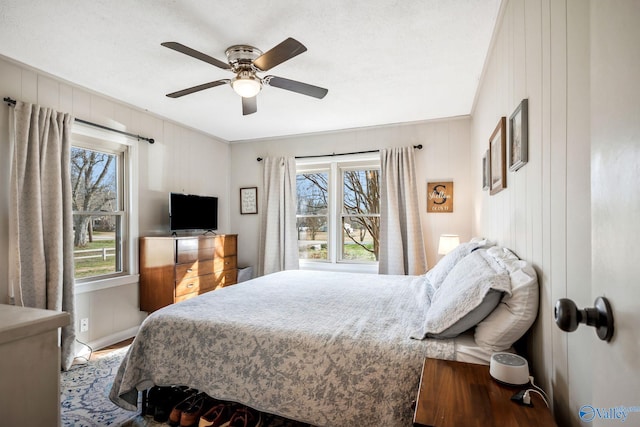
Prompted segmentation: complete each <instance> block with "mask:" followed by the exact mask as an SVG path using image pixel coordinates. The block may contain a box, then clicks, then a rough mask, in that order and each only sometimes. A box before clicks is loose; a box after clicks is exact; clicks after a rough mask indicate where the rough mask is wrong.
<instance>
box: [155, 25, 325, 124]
mask: <svg viewBox="0 0 640 427" xmlns="http://www.w3.org/2000/svg"><path fill="white" fill-rule="evenodd" d="M161 44H162V46H164V47H168V48H169V49H173V50H175V51H177V52H180V53H184V54H185V55H189V56H191V57H193V58H196V59H199V60H201V61H204V62H207V63H209V64H211V65H215V66H216V67H218V68H221V69H223V70H228V71H231V72H232V73H234V74H235V77H233V78H232V79H221V80H215V81H212V82H209V83H204V84H201V85H198V86H194V87H190V88H188V89H183V90H179V91H177V92H172V93H169V94H167V96H168V97H169V98H179V97H181V96H184V95H189V94H191V93H194V92H199V91H201V90H205V89H209V88H212V87H216V86H221V85H224V84H227V83H229V84H230V85H231V87H232V88H233V90H234V91H235V92H236V93H237V94H238V95H240V96H241V97H242V114H243V115H245V116H246V115H247V114H253V113H255V112H256V111H258V107H257V103H256V95H257V94H258V93H259V92H260V90H262V87H263V86H273V87H277V88H280V89H285V90H289V91H291V92H296V93H300V94H302V95H308V96H313V97H314V98H318V99H322V98H324V96H325V95H326V94H327V92H328V90H327V89H324V88H321V87H318V86H313V85H310V84H307V83H302V82H298V81H295V80H289V79H285V78H283V77H278V76H265V77H259V76H258V75H257V74H256V73H259V72H263V71H268V70H270V69H271V68H273V67H275V66H276V65H279V64H282V63H283V62H285V61H287V60H289V59H291V58H293V57H295V56H298V55H300V54H301V53H303V52H305V51H306V50H307V48H306V47H305V46H304V45H303V44H302V43H300V42H299V41H297V40H296V39H293V38H291V37H289V38H288V39H286V40H285V41H283V42H282V43H280V44H278V45H277V46H275V47H274V48H272V49H271V50H269V51H267V52H265V53H262V51H260V50H259V49H257V48H255V47H253V46H249V45H244V44H239V45H234V46H231V47H229V48H228V49H227V50H226V52H225V53H226V55H227V61H228V63H226V62H223V61H220V60H218V59H216V58H213V57H211V56H209V55H206V54H204V53H202V52H198V51H197V50H194V49H191V48H190V47H187V46H185V45H183V44H180V43H177V42H165V43H161Z"/></svg>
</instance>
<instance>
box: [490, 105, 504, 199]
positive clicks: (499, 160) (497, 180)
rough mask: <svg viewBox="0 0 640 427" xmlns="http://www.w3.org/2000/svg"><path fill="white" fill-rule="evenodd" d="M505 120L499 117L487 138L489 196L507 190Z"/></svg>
mask: <svg viewBox="0 0 640 427" xmlns="http://www.w3.org/2000/svg"><path fill="white" fill-rule="evenodd" d="M506 127H507V118H506V117H501V118H500V121H499V122H498V125H497V126H496V128H495V130H494V131H493V133H492V134H491V138H489V162H490V164H489V169H490V171H491V174H490V175H489V176H490V177H491V179H490V180H489V194H491V195H494V194H496V193H499V192H500V191H502V190H504V189H505V188H507V165H506V160H507V158H506V157H507V155H506V148H507V134H506V133H507V132H506V131H507V129H506Z"/></svg>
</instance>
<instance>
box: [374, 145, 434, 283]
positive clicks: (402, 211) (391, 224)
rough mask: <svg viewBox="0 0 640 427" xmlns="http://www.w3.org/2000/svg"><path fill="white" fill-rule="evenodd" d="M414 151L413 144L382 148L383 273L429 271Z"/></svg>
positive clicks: (381, 220) (380, 260) (380, 256)
mask: <svg viewBox="0 0 640 427" xmlns="http://www.w3.org/2000/svg"><path fill="white" fill-rule="evenodd" d="M413 151H414V148H413V147H400V148H390V149H383V150H380V170H381V194H380V240H379V241H380V254H379V263H378V271H379V273H380V274H413V275H420V274H423V273H425V272H426V271H427V259H426V255H425V250H424V241H423V238H422V226H421V224H420V210H419V207H418V187H417V185H416V172H415V162H414V156H413Z"/></svg>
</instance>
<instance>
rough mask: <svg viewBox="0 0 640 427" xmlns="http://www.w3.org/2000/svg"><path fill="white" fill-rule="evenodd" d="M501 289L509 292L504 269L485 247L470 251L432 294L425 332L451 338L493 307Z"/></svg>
mask: <svg viewBox="0 0 640 427" xmlns="http://www.w3.org/2000/svg"><path fill="white" fill-rule="evenodd" d="M492 290H493V291H494V292H492ZM503 292H508V293H511V281H510V279H509V273H508V272H507V270H506V269H505V268H504V267H503V266H501V265H499V264H498V263H497V262H496V261H495V259H494V258H493V257H489V256H488V255H487V250H486V249H477V250H475V251H473V252H471V253H470V254H468V255H467V256H465V257H464V258H463V259H462V260H460V261H459V262H458V263H457V264H456V265H455V266H454V267H453V269H452V270H451V271H450V272H449V274H448V275H447V277H446V278H445V279H444V281H443V282H442V285H441V286H440V287H439V288H438V290H437V291H435V293H434V294H433V297H432V299H431V306H430V307H429V310H428V311H427V313H426V319H425V328H424V332H425V336H427V337H432V338H452V337H455V336H456V335H458V334H460V333H462V332H464V331H466V330H467V329H470V328H472V327H473V326H475V325H476V324H477V323H479V322H480V321H481V320H483V319H484V318H485V317H486V316H488V315H489V314H490V313H491V312H492V311H493V309H494V308H495V307H496V306H497V305H498V303H499V302H500V298H501V296H502V293H503Z"/></svg>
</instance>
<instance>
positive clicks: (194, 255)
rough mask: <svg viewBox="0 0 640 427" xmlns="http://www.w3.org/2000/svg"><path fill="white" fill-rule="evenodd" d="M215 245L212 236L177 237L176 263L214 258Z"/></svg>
mask: <svg viewBox="0 0 640 427" xmlns="http://www.w3.org/2000/svg"><path fill="white" fill-rule="evenodd" d="M214 246H215V243H214V239H211V238H199V239H177V240H176V263H178V264H182V263H187V262H193V261H196V260H203V259H213V251H214Z"/></svg>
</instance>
